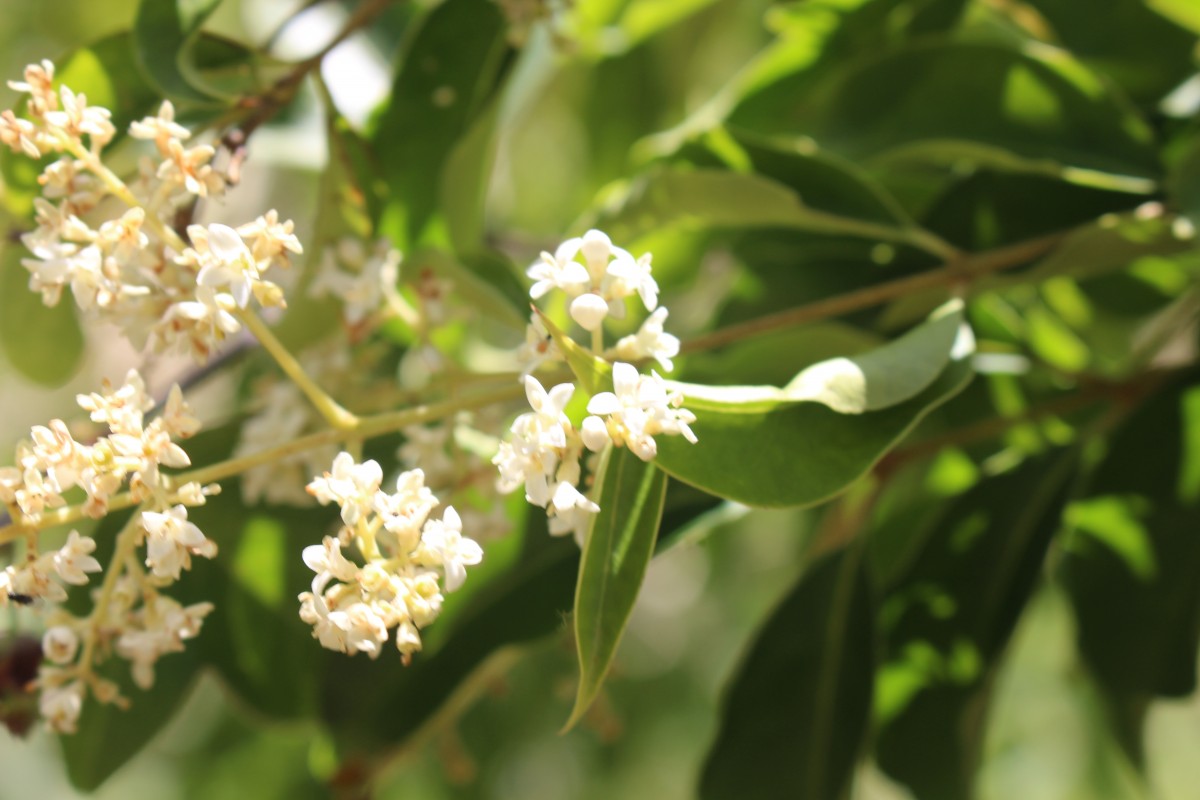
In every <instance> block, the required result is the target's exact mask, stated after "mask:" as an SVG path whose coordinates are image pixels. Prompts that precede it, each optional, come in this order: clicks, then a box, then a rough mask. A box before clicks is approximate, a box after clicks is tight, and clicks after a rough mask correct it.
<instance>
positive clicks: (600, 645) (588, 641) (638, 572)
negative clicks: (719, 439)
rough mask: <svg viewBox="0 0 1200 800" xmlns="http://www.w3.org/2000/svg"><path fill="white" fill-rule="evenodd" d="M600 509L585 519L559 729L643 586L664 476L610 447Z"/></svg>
mask: <svg viewBox="0 0 1200 800" xmlns="http://www.w3.org/2000/svg"><path fill="white" fill-rule="evenodd" d="M596 483H597V484H598V485H599V486H600V494H599V496H598V497H597V498H596V502H597V504H598V505H599V506H600V513H598V514H596V515H595V516H594V517H593V519H592V524H591V528H590V529H589V531H588V535H587V541H586V543H585V544H584V547H583V559H582V561H581V563H580V566H579V583H578V584H577V585H576V588H575V647H576V652H577V654H578V656H579V690H578V692H577V693H576V695H575V707H574V708H573V709H572V710H571V717H570V719H568V720H567V724H566V725H565V726H563V731H567V730H569V729H571V728H572V727H574V725H575V723H577V722H578V721H579V720H580V719H581V718H582V717H583V715H584V713H585V712H586V711H587V710H588V708H590V707H591V705H592V702H593V701H594V700H595V699H596V695H597V694H598V693H599V691H600V687H601V686H602V685H603V683H604V678H605V676H606V675H607V674H608V668H609V666H610V665H611V664H612V660H613V657H614V656H615V655H616V652H617V645H618V644H619V643H620V641H621V635H622V634H623V633H624V632H625V626H626V625H627V624H628V623H629V615H630V614H631V613H633V604H634V601H636V600H637V596H638V592H639V591H640V590H641V588H642V579H643V578H645V576H646V568H647V567H648V566H649V565H650V557H651V555H653V553H654V545H655V541H656V539H657V538H658V528H659V523H660V522H661V521H662V515H663V500H664V498H665V496H666V489H667V476H666V473H664V472H663V471H662V470H660V469H658V468H657V467H655V466H654V465H653V464H648V463H645V462H643V461H642V460H641V459H639V458H638V457H637V456H635V455H634V454H633V453H632V452H630V451H629V449H628V448H625V447H621V448H616V449H613V448H611V447H610V448H609V449H608V450H607V451H606V452H605V455H604V457H603V461H601V464H600V468H599V469H598V470H597V472H596Z"/></svg>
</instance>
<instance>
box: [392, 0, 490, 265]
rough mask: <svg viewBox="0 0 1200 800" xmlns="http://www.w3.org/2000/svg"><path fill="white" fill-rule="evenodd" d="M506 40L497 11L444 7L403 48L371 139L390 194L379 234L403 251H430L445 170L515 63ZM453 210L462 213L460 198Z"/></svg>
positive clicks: (454, 0) (477, 2)
mask: <svg viewBox="0 0 1200 800" xmlns="http://www.w3.org/2000/svg"><path fill="white" fill-rule="evenodd" d="M506 34H507V25H506V23H505V20H504V15H503V13H501V11H500V8H499V6H497V5H496V4H495V3H491V2H488V1H487V0H447V2H444V3H442V4H441V5H439V6H437V7H436V8H434V9H433V10H432V11H431V12H429V15H428V17H426V19H425V20H424V22H423V23H422V24H420V26H419V27H418V29H417V30H416V32H415V34H414V35H413V38H412V40H411V41H410V42H409V44H408V47H407V48H406V51H407V52H406V54H405V58H404V62H403V64H402V65H401V67H400V72H399V73H398V74H397V76H396V80H395V83H393V85H392V93H391V101H390V104H389V105H388V107H387V110H386V111H385V112H384V114H383V116H382V118H381V119H380V120H379V124H378V126H377V127H376V129H375V131H374V134H373V136H372V144H373V146H374V148H375V152H377V153H378V154H379V162H380V170H381V174H382V177H383V179H384V180H385V181H386V182H387V184H388V187H389V188H390V190H391V200H390V202H389V203H388V205H387V207H386V208H385V210H384V212H383V220H382V231H383V232H385V233H388V234H390V235H391V237H392V239H393V241H394V242H395V243H396V245H397V246H398V247H400V248H401V249H411V248H412V246H413V245H416V244H420V243H427V242H426V239H427V237H431V236H434V234H435V231H434V230H433V222H434V218H435V217H436V216H437V215H438V213H439V210H440V209H442V208H443V207H444V202H445V198H444V197H443V195H442V192H443V186H444V180H445V177H444V176H445V175H446V169H447V164H448V162H449V160H450V159H451V157H452V154H453V153H454V151H455V148H456V147H457V146H458V143H459V142H461V141H463V139H464V138H465V137H468V135H469V134H470V133H471V131H472V127H473V125H474V124H475V123H476V121H477V120H479V119H481V118H482V117H485V116H486V115H487V114H488V113H489V109H490V108H491V106H492V104H493V103H494V102H495V98H496V95H497V92H498V91H499V88H500V86H501V85H502V83H503V79H504V76H505V74H506V73H507V69H508V66H509V64H510V62H511V61H512V55H513V51H512V48H511V47H510V46H509V44H508V41H507V39H506ZM483 161H486V159H483ZM477 163H479V164H482V163H483V162H482V161H481V162H477ZM452 174H458V173H457V172H454V171H452ZM457 188H458V187H456V190H457ZM453 205H454V207H455V208H456V209H461V208H462V207H463V200H462V198H461V196H457V197H455V198H454V202H453ZM456 213H459V212H456ZM456 225H457V226H458V230H459V231H460V232H461V231H462V230H464V229H465V230H470V229H471V227H472V226H473V225H474V223H467V222H466V221H465V219H464V218H461V217H460V218H457V219H456ZM464 225H465V228H464Z"/></svg>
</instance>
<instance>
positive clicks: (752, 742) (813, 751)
mask: <svg viewBox="0 0 1200 800" xmlns="http://www.w3.org/2000/svg"><path fill="white" fill-rule="evenodd" d="M873 617H874V609H873V606H872V602H871V595H870V582H869V581H868V579H867V572H866V569H865V568H864V565H863V560H862V556H861V551H860V550H858V549H851V550H844V551H839V552H837V553H834V554H833V555H830V556H827V557H825V558H823V559H822V560H821V561H819V562H817V563H816V564H813V565H812V566H811V567H810V568H809V569H808V571H807V572H806V573H805V574H804V576H803V578H801V580H800V582H799V583H798V584H797V585H796V588H795V589H793V590H792V592H791V594H790V595H788V597H787V599H785V600H784V601H783V603H782V604H781V605H780V606H779V608H778V609H776V611H775V613H774V614H772V615H771V618H770V620H769V621H768V622H767V624H766V626H765V627H764V628H763V629H762V631H761V632H760V633H759V634H758V637H757V639H756V640H755V642H754V644H753V646H752V649H751V650H750V653H749V655H748V656H747V657H746V660H745V662H744V663H743V664H742V666H741V668H740V669H739V670H738V674H737V675H736V676H735V678H734V679H733V683H732V685H731V686H730V688H729V690H728V693H727V695H726V698H725V702H724V705H723V709H722V713H721V728H720V732H719V733H718V735H717V740H716V742H715V743H714V744H713V747H712V749H711V750H710V751H709V754H708V758H707V761H706V763H705V766H704V774H703V778H702V779H701V783H700V796H701V797H704V798H712V799H713V800H725V798H732V797H737V798H782V797H789V798H796V800H836V798H843V797H846V796H847V795H848V792H849V789H850V784H851V778H852V776H853V772H854V767H855V764H856V762H857V760H858V755H859V752H860V750H861V748H862V741H863V737H864V736H865V734H866V730H867V724H868V721H869V719H870V712H871V691H872V680H871V679H872V675H873V672H874V667H875V625H874V618H873Z"/></svg>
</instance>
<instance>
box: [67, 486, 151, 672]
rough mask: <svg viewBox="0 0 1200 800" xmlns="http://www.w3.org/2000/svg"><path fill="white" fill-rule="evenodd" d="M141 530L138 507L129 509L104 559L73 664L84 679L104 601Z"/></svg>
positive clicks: (104, 609) (109, 596)
mask: <svg viewBox="0 0 1200 800" xmlns="http://www.w3.org/2000/svg"><path fill="white" fill-rule="evenodd" d="M141 530H142V515H141V510H140V509H139V510H138V511H135V512H134V513H133V516H132V517H130V518H129V521H128V522H126V523H125V527H124V528H122V529H121V532H120V533H118V534H117V544H116V549H114V550H113V554H112V559H111V560H110V561H109V563H108V571H107V572H105V573H104V583H102V584H101V585H100V594H99V595H98V596H97V598H96V604H95V606H93V608H92V613H91V614H89V615H88V624H87V630H86V633H85V634H84V642H83V653H82V654H81V655H80V656H79V661H78V662H77V664H76V669H78V671H79V677H80V678H81V679H83V680H84V681H86V682H90V680H91V679H92V678H93V677H94V676H95V673H94V672H93V671H92V662H93V660H94V659H95V656H96V644H97V642H99V640H100V626H101V625H102V624H103V623H104V615H105V614H106V613H107V612H108V604H109V603H110V602H111V601H112V596H113V592H114V591H116V588H117V581H118V580H120V578H121V573H122V572H124V571H125V563H126V562H127V561H128V560H129V559H131V558H133V556H134V553H135V552H136V551H137V544H138V539H139V538H140V537H139V534H140V533H141Z"/></svg>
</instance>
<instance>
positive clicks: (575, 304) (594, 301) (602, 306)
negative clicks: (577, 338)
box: [571, 292, 608, 331]
mask: <svg viewBox="0 0 1200 800" xmlns="http://www.w3.org/2000/svg"><path fill="white" fill-rule="evenodd" d="M607 316H608V303H606V302H605V301H604V298H603V297H601V296H600V295H598V294H592V293H590V292H589V293H587V294H581V295H579V297H576V298H575V299H574V300H572V301H571V319H573V320H575V321H576V322H578V323H579V326H580V327H581V328H583V329H584V330H585V331H594V330H597V329H598V328H599V327H600V326H601V325H602V324H604V318H605V317H607Z"/></svg>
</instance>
